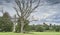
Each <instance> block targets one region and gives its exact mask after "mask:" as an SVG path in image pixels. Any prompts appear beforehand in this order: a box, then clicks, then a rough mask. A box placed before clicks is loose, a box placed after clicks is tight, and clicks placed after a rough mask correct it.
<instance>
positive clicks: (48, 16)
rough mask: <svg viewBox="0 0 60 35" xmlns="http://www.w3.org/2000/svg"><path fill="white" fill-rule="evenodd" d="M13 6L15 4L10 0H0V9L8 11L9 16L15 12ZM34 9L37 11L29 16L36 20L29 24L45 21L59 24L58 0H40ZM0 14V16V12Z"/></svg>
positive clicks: (59, 4) (59, 7) (59, 3)
mask: <svg viewBox="0 0 60 35" xmlns="http://www.w3.org/2000/svg"><path fill="white" fill-rule="evenodd" d="M13 6H15V4H14V1H12V0H0V10H1V9H2V8H3V10H4V11H7V12H9V14H10V15H11V16H14V15H15V14H16V12H15V10H14V9H13ZM36 11H37V12H35V13H32V14H31V16H33V18H34V19H35V20H38V21H33V22H31V23H30V24H42V23H43V22H46V23H47V24H57V25H60V0H41V1H40V6H39V7H38V8H37V9H36ZM0 16H2V13H1V12H0ZM31 19H32V18H31Z"/></svg>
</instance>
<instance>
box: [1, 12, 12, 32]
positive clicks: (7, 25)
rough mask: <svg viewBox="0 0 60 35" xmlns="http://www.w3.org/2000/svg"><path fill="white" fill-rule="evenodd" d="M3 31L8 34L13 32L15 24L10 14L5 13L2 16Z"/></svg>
mask: <svg viewBox="0 0 60 35" xmlns="http://www.w3.org/2000/svg"><path fill="white" fill-rule="evenodd" d="M2 22H3V23H2V30H3V31H5V32H7V31H12V27H13V23H12V21H11V20H10V15H9V14H8V12H5V13H3V16H2Z"/></svg>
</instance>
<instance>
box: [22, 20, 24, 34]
mask: <svg viewBox="0 0 60 35" xmlns="http://www.w3.org/2000/svg"><path fill="white" fill-rule="evenodd" d="M23 32H24V22H23V21H21V33H23Z"/></svg>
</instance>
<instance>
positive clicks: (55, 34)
mask: <svg viewBox="0 0 60 35" xmlns="http://www.w3.org/2000/svg"><path fill="white" fill-rule="evenodd" d="M0 35H60V32H33V33H29V34H22V33H12V32H0Z"/></svg>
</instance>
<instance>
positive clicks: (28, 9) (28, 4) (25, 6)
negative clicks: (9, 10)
mask: <svg viewBox="0 0 60 35" xmlns="http://www.w3.org/2000/svg"><path fill="white" fill-rule="evenodd" d="M15 2H16V4H17V6H18V7H17V8H16V7H14V9H15V10H16V12H17V15H18V17H19V18H21V19H20V20H21V33H23V32H24V25H25V23H24V21H25V19H27V18H28V17H29V16H30V14H31V13H32V12H34V10H35V9H36V8H37V7H38V6H39V4H40V0H37V1H36V0H15ZM18 9H19V11H18ZM20 14H21V15H20Z"/></svg>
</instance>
